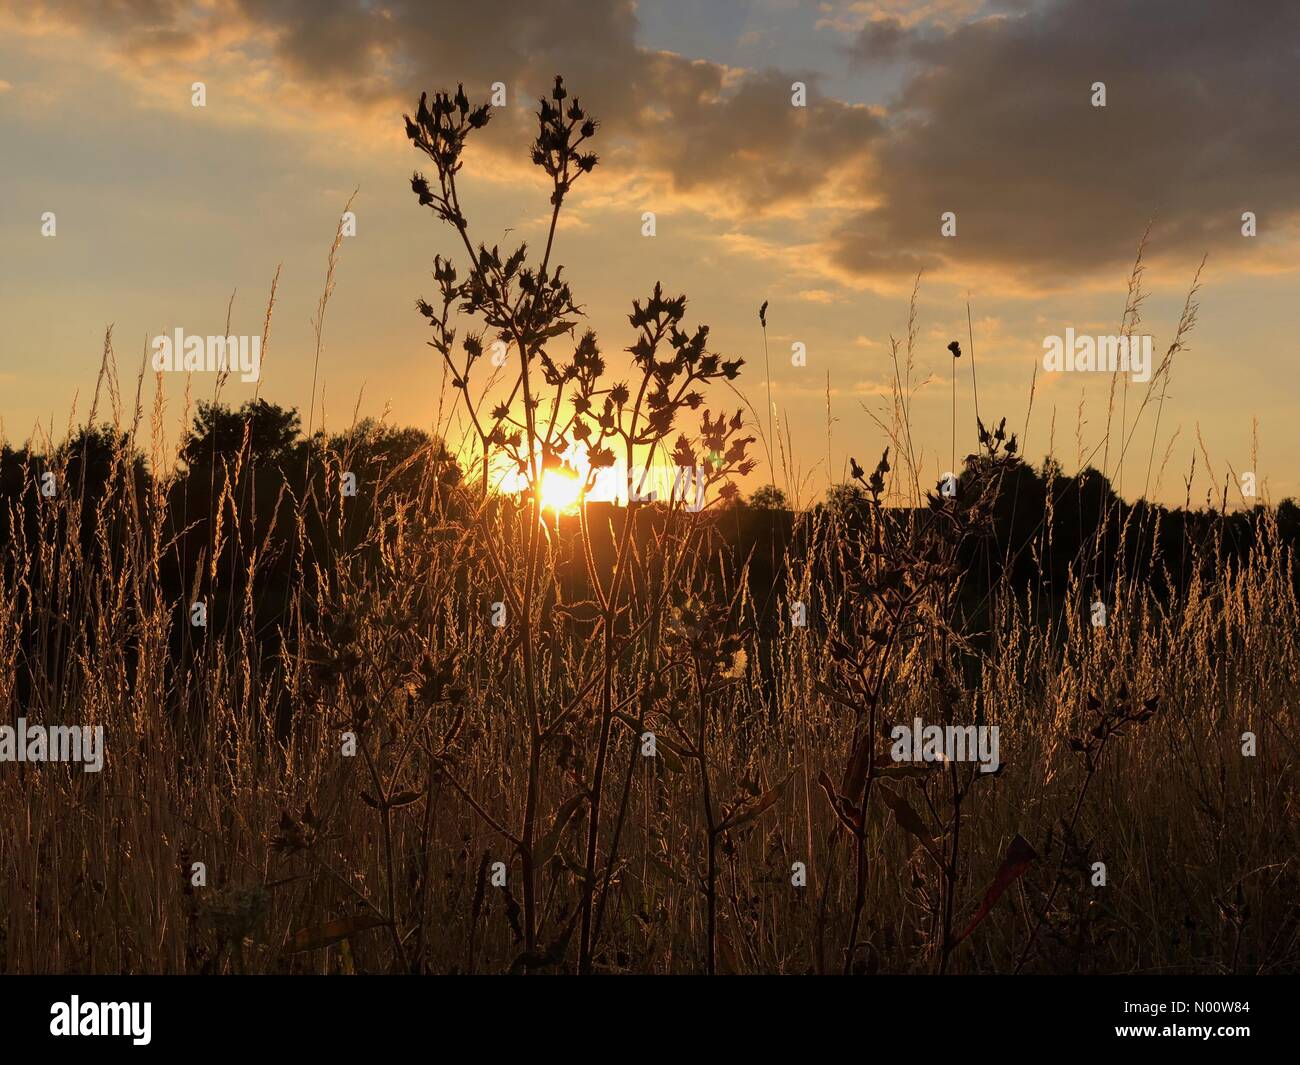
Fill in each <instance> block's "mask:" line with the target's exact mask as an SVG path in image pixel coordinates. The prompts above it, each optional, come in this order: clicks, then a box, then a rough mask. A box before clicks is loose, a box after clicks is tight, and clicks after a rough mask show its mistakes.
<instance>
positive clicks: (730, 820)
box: [718, 773, 794, 832]
mask: <svg viewBox="0 0 1300 1065" xmlns="http://www.w3.org/2000/svg"><path fill="white" fill-rule="evenodd" d="M793 775H794V774H793V773H787V774H786V777H785V780H782V781H781V783H779V784H777V785H775V786H774V787H772V788H771V789H769V790H768V792H767V793H766V794H764V795H763V796H761V797H760V798H757V799H749V800H748V801H746V802H742V803H741V804H740V805H739V806H737V807H736V808H735V809H734V810H732V811H731V813H730V814H728V815H727V816H726V818H725V819H724V820H723V822H722V824H720V825H719V826H718V831H719V832H727V831H730V830H732V829H736V828H739V827H740V826H741V825H747V824H749V822H750V821H752V820H754V818H756V817H758V816H759V815H760V814H761V813H763V811H764V810H767V809H769V808H770V807H771V806H773V805H774V804H775V803H776V801H777V799H779V798H780V797H781V789H782V788H784V787H785V785H786V783H787V782H788V781H789V779H790V777H791V776H793Z"/></svg>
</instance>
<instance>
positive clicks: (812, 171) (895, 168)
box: [0, 0, 1300, 284]
mask: <svg viewBox="0 0 1300 1065" xmlns="http://www.w3.org/2000/svg"><path fill="white" fill-rule="evenodd" d="M2 2H3V0H0V3H2ZM28 10H36V11H38V12H40V13H41V15H43V16H44V17H61V18H66V19H68V20H69V21H72V22H79V23H82V24H91V25H93V26H94V27H96V28H98V29H100V30H102V31H105V32H107V33H110V34H112V35H115V37H116V38H117V39H118V40H120V41H121V43H122V47H124V48H128V49H129V48H135V49H148V48H150V47H159V48H161V47H163V45H164V44H165V42H168V41H172V42H181V41H184V40H186V39H190V38H192V37H193V36H194V35H195V34H201V33H202V32H204V29H203V27H204V23H203V21H202V20H200V21H199V23H198V25H197V26H196V22H195V17H194V12H195V9H194V8H193V6H192V5H191V4H189V3H187V2H185V0H97V2H90V0H66V2H60V0H56V2H53V3H48V4H45V5H42V6H40V7H38V8H35V9H31V8H29V9H28ZM985 10H986V11H988V12H990V13H991V14H990V15H989V16H988V17H981V18H976V19H974V20H969V21H967V22H965V23H962V24H960V25H954V26H951V27H949V28H944V27H943V26H941V25H939V24H937V23H935V22H933V21H931V22H920V23H917V24H915V25H910V26H909V25H907V24H906V22H905V20H899V19H888V18H887V19H883V20H878V21H874V22H871V23H869V24H868V25H867V26H866V27H865V28H864V29H863V30H862V32H861V34H860V35H859V37H858V38H857V39H856V41H854V42H853V43H852V46H851V47H850V48H849V49H848V51H849V57H848V59H847V60H846V58H845V56H844V55H843V54H842V53H837V52H836V51H835V50H834V49H830V50H829V51H828V54H829V55H832V56H834V57H835V58H834V59H833V61H834V62H840V63H843V64H844V65H845V69H848V70H852V69H853V68H854V65H855V64H858V65H860V64H864V63H865V64H872V63H882V62H884V63H890V64H903V69H904V70H905V71H906V76H905V79H904V82H903V88H902V90H901V91H900V92H899V94H898V96H897V98H896V99H894V100H892V101H889V104H888V107H887V109H886V113H885V116H884V117H881V115H879V114H877V113H874V112H872V111H869V110H868V109H866V108H863V107H856V106H850V105H848V104H846V103H843V102H841V101H838V100H834V99H830V98H828V97H826V96H824V95H822V94H821V93H819V92H818V91H817V78H816V76H815V75H814V74H813V73H811V72H805V73H799V72H797V71H792V70H778V69H765V70H746V71H736V70H729V69H728V68H725V67H723V66H722V65H719V64H717V63H713V62H706V61H699V60H692V59H691V58H690V57H684V56H677V55H672V54H668V53H664V52H657V51H654V50H651V49H648V48H645V47H644V46H643V45H642V44H639V43H638V40H637V20H636V10H635V5H634V4H633V3H632V2H631V0H615V2H609V3H591V2H588V0H549V2H547V3H538V2H537V0H491V3H484V2H481V0H480V2H478V3H474V2H468V0H467V2H456V3H452V2H436V3H431V2H428V0H423V2H417V0H389V2H384V3H376V2H372V0H220V2H219V3H218V4H217V5H216V6H215V7H214V8H212V9H211V14H210V15H208V16H206V18H207V23H206V25H207V27H208V29H209V31H211V30H215V29H218V28H225V29H229V28H231V27H234V28H239V27H245V28H247V29H248V30H249V31H250V32H251V33H252V34H254V35H255V36H256V38H257V39H258V40H259V41H262V42H268V43H269V47H270V48H271V49H272V51H273V54H274V56H275V59H276V61H277V62H278V63H279V64H281V66H282V68H283V70H284V71H285V73H286V74H287V75H288V76H289V77H290V78H291V79H292V80H293V81H295V82H296V83H298V84H299V85H302V86H305V87H307V88H308V89H309V90H310V91H311V92H312V93H313V94H315V95H316V96H317V97H318V99H319V101H320V107H321V109H322V110H323V111H327V112H328V111H329V110H330V109H331V108H337V107H340V106H342V105H345V104H350V105H353V106H355V105H360V106H362V107H364V108H367V109H368V110H369V111H370V113H371V114H372V115H373V117H374V120H375V121H392V122H394V123H397V122H398V121H400V120H399V119H398V118H397V116H398V115H399V114H400V112H401V111H403V110H407V111H409V110H411V108H412V107H413V105H414V101H415V99H416V98H417V97H418V95H419V92H420V91H421V90H424V89H429V90H434V89H438V88H447V87H451V86H454V85H455V83H457V82H462V81H463V82H464V83H465V85H466V87H467V90H468V91H469V92H470V94H471V96H472V97H474V98H475V99H482V98H484V96H485V94H486V93H487V91H488V86H489V85H490V84H491V83H492V82H495V81H504V82H506V83H507V85H508V86H509V87H510V90H511V92H512V94H514V97H513V99H512V103H513V104H514V106H512V107H511V108H510V109H509V110H508V111H507V112H506V113H505V114H504V115H502V116H500V118H499V120H498V121H497V122H496V123H494V125H493V126H491V127H489V129H488V130H487V131H486V134H485V136H484V138H483V143H484V144H485V145H486V146H487V147H488V148H489V149H490V150H495V151H498V152H511V153H515V155H516V157H522V142H523V137H524V136H526V134H525V133H524V128H523V127H526V126H529V125H531V118H530V114H529V112H530V108H531V99H530V100H528V101H524V100H521V99H519V95H518V94H520V93H526V94H527V95H528V96H529V97H531V96H532V95H533V94H535V93H537V92H539V91H543V90H544V89H545V88H546V87H547V86H549V84H550V83H551V81H552V79H553V78H554V76H555V74H556V73H563V74H564V75H565V77H566V80H567V82H568V84H569V86H570V89H571V91H576V92H577V93H578V94H579V95H580V96H581V98H582V100H583V103H584V104H585V105H586V106H587V107H588V109H589V111H590V112H592V113H594V114H596V115H597V116H598V117H600V118H601V119H602V121H603V122H604V129H603V131H602V134H601V137H600V140H599V142H598V143H597V149H598V150H599V151H600V152H601V153H602V154H603V155H605V156H606V158H607V161H608V163H609V165H611V166H612V167H613V168H615V169H619V168H621V169H622V170H623V172H624V173H628V174H634V175H642V174H644V175H657V176H658V177H660V179H661V180H663V181H664V182H665V183H666V184H667V185H668V187H670V188H671V189H672V190H674V191H676V192H679V193H684V194H696V195H698V196H699V198H700V200H701V201H702V202H708V198H709V197H712V203H714V204H716V205H717V210H718V212H719V213H721V214H725V215H727V216H729V217H732V218H734V217H737V215H738V214H739V213H740V212H742V211H746V210H748V211H754V212H762V211H765V210H769V209H772V208H777V207H783V206H790V205H795V206H798V205H801V204H808V205H816V206H825V205H826V204H825V203H824V202H823V201H825V200H826V194H827V191H828V190H829V189H830V188H831V187H832V184H834V186H835V188H836V191H837V193H838V194H839V195H840V197H841V199H840V200H837V203H842V197H843V192H844V189H845V182H846V180H851V181H856V184H855V185H853V184H851V185H850V186H849V187H850V189H853V188H856V189H858V190H860V193H861V202H862V204H863V205H864V206H863V207H862V208H860V209H858V208H855V207H854V206H853V205H852V202H850V203H849V205H848V206H847V207H844V206H837V207H836V208H835V209H834V210H833V211H830V212H826V213H822V214H819V216H818V218H817V225H818V226H820V227H822V228H820V229H818V230H816V231H803V230H800V231H798V232H795V231H793V230H792V233H791V240H792V242H797V243H800V244H807V243H811V242H816V241H818V240H820V242H821V247H822V250H823V252H824V253H825V257H826V260H827V261H828V262H829V264H830V266H831V269H833V270H834V271H837V272H838V273H840V274H841V275H843V276H848V277H856V278H874V277H885V276H888V277H889V278H890V279H891V280H893V281H898V280H900V275H901V274H905V273H911V272H914V271H915V270H916V269H917V268H918V267H921V266H944V265H948V266H950V267H951V268H953V270H955V271H957V272H962V271H965V270H967V269H970V270H971V271H977V270H979V269H980V268H983V267H988V266H994V267H998V268H1001V269H1003V270H1005V271H1007V272H1009V273H1011V274H1013V275H1016V276H1019V277H1020V278H1022V279H1023V280H1024V281H1025V282H1027V283H1031V284H1032V283H1034V282H1038V281H1041V282H1044V283H1059V282H1062V281H1064V280H1068V279H1072V278H1076V277H1081V276H1085V275H1089V274H1091V273H1093V272H1096V271H1099V270H1106V269H1109V268H1111V267H1112V266H1114V265H1116V264H1126V263H1127V262H1129V261H1131V258H1132V255H1133V251H1134V247H1135V244H1136V242H1137V240H1138V238H1139V237H1140V236H1141V234H1142V231H1143V229H1144V228H1145V226H1146V223H1147V221H1148V220H1149V219H1150V218H1151V217H1152V216H1153V215H1154V216H1157V225H1156V228H1155V230H1154V244H1153V250H1154V251H1155V252H1173V253H1179V254H1181V253H1187V254H1188V256H1193V255H1199V254H1200V253H1201V252H1202V251H1210V252H1214V251H1242V250H1244V247H1245V246H1244V245H1243V243H1242V242H1243V238H1242V237H1241V236H1240V232H1239V227H1240V215H1241V212H1242V211H1245V210H1252V211H1255V212H1256V213H1257V214H1258V216H1259V221H1260V225H1261V228H1262V232H1263V233H1265V234H1267V233H1269V232H1271V231H1275V230H1276V229H1278V228H1280V227H1281V226H1282V225H1283V224H1285V223H1287V222H1289V221H1293V220H1295V219H1296V218H1297V217H1298V216H1300V181H1298V180H1297V176H1298V175H1300V3H1297V2H1296V0H1258V2H1256V3H1253V4H1251V5H1249V6H1246V7H1241V6H1238V5H1235V4H1232V3H1229V2H1226V0H1145V2H1143V3H1141V4H1135V3H1131V2H1128V0H1049V2H1046V3H1036V4H1029V3H1026V2H1024V0H1004V2H1001V3H996V4H992V5H990V6H988V7H986V9H985ZM700 17H701V18H704V17H707V15H706V13H704V12H703V11H702V13H701V16H700ZM796 79H797V80H802V81H805V82H807V83H808V86H809V106H808V107H807V108H804V109H800V108H794V107H791V106H790V83H791V82H792V81H794V80H796ZM1096 81H1102V82H1104V83H1105V85H1106V91H1107V106H1106V107H1105V108H1104V109H1102V108H1094V107H1092V106H1091V105H1090V101H1089V97H1090V94H1091V88H1090V87H1091V85H1092V84H1093V82H1096ZM846 176H847V177H846ZM868 204H869V205H870V206H866V205H868ZM945 211H954V212H956V214H957V217H958V237H957V239H956V240H945V239H943V238H942V237H941V236H940V233H939V226H940V215H941V214H942V213H943V212H945ZM828 217H829V221H828V220H827V219H828Z"/></svg>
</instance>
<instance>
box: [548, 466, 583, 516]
mask: <svg viewBox="0 0 1300 1065" xmlns="http://www.w3.org/2000/svg"><path fill="white" fill-rule="evenodd" d="M581 498H582V480H581V479H580V478H579V477H578V476H577V474H575V473H572V472H570V471H569V470H564V469H550V470H547V471H546V472H545V473H543V474H542V506H543V507H545V508H546V509H548V510H553V511H555V512H556V513H557V514H558V513H560V511H571V510H577V508H578V501H579V500H580V499H581Z"/></svg>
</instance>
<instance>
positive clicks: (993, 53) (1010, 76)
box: [831, 0, 1300, 281]
mask: <svg viewBox="0 0 1300 1065" xmlns="http://www.w3.org/2000/svg"><path fill="white" fill-rule="evenodd" d="M855 51H856V53H857V55H858V56H859V57H860V58H861V59H863V60H869V59H870V58H871V57H873V56H877V57H888V58H893V59H896V58H905V59H906V61H907V62H908V63H909V64H910V67H909V70H910V76H909V78H908V80H907V82H906V84H905V87H904V89H903V91H902V92H901V93H900V95H899V97H898V99H897V100H895V101H893V102H892V103H891V105H890V108H889V110H890V119H889V131H888V133H887V134H886V135H885V136H883V137H882V138H880V140H879V141H878V142H877V144H876V145H875V147H874V152H875V161H876V170H875V176H874V181H873V185H872V188H871V190H870V191H871V193H872V194H873V195H876V196H879V197H880V201H879V202H880V205H879V206H878V207H875V208H873V209H871V210H863V211H861V212H857V213H855V214H853V215H852V217H850V218H848V219H846V220H844V222H843V223H842V224H841V225H840V226H839V227H838V228H837V230H836V231H835V233H834V236H833V238H832V241H831V251H832V255H833V260H834V262H835V263H836V265H838V266H839V267H840V268H842V269H844V270H846V271H848V272H850V273H855V274H873V273H876V272H878V271H879V270H880V269H892V268H893V267H894V265H895V262H896V258H897V249H906V250H907V251H908V252H909V253H911V254H912V255H915V256H916V257H917V258H918V259H919V260H920V261H922V262H926V263H928V264H931V265H938V264H941V263H943V262H945V261H950V262H952V263H954V264H956V263H960V264H962V265H970V266H979V265H983V264H995V265H997V266H1000V267H1004V268H1007V269H1008V270H1010V271H1012V272H1014V273H1016V274H1018V275H1020V276H1023V277H1024V278H1025V279H1026V280H1030V281H1032V280H1034V279H1040V280H1044V281H1060V280H1063V279H1066V278H1070V277H1076V276H1079V275H1082V274H1085V273H1088V272H1090V271H1092V270H1095V269H1098V268H1106V267H1109V266H1112V265H1115V264H1122V263H1125V262H1128V261H1131V259H1132V256H1133V252H1134V248H1135V245H1136V243H1137V240H1138V239H1139V237H1140V236H1141V234H1142V231H1143V229H1144V227H1145V224H1146V222H1147V220H1148V219H1149V218H1151V217H1152V216H1153V215H1155V216H1157V222H1156V227H1155V229H1154V230H1153V247H1154V249H1155V250H1156V251H1157V252H1161V251H1164V252H1172V253H1187V254H1188V255H1189V256H1191V255H1199V254H1200V253H1201V252H1202V251H1210V252H1213V251H1215V250H1226V251H1240V250H1243V248H1244V247H1245V245H1243V243H1242V241H1243V238H1242V237H1241V235H1240V224H1241V223H1240V216H1241V213H1242V212H1243V211H1246V210H1252V211H1255V212H1256V213H1257V214H1258V216H1259V219H1260V224H1261V226H1263V227H1264V228H1265V230H1267V229H1268V228H1269V227H1279V226H1280V225H1282V224H1284V223H1286V222H1287V221H1289V220H1293V219H1295V218H1296V216H1297V214H1300V181H1298V180H1297V177H1298V176H1300V5H1297V4H1296V3H1294V0H1261V2H1258V3H1253V4H1250V5H1247V6H1242V5H1236V4H1231V3H1226V2H1222V0H1219V2H1215V0H1146V2H1144V3H1141V4H1133V3H1129V2H1126V0H1060V2H1055V3H1049V4H1045V5H1039V6H1035V7H1032V8H1029V9H1027V10H1025V11H1023V12H1022V13H1019V14H1012V15H1010V16H1009V17H1001V18H987V19H982V20H978V21H975V22H972V23H968V24H966V25H962V26H960V27H957V28H954V29H953V30H951V31H949V32H943V31H939V30H936V29H935V28H934V27H933V26H922V27H918V28H916V29H913V30H905V29H904V28H903V27H902V26H901V25H899V24H897V23H896V22H894V23H891V22H885V23H879V24H875V25H869V26H868V27H867V28H866V29H865V30H864V31H863V33H862V35H861V36H860V38H859V39H858V41H857V42H856V46H855ZM1098 81H1100V82H1104V83H1105V86H1106V94H1107V106H1106V107H1105V108H1094V107H1092V106H1091V104H1090V96H1091V86H1092V84H1093V83H1094V82H1098ZM945 211H955V212H956V213H957V216H958V237H957V239H956V240H945V239H944V238H943V237H942V236H941V235H940V231H939V226H940V222H939V219H940V215H941V214H942V213H943V212H945ZM881 249H892V250H893V252H892V253H891V254H882V251H881Z"/></svg>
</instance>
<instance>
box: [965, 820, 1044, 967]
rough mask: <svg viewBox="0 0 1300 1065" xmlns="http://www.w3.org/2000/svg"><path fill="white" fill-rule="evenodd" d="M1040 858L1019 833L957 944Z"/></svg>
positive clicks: (973, 929)
mask: <svg viewBox="0 0 1300 1065" xmlns="http://www.w3.org/2000/svg"><path fill="white" fill-rule="evenodd" d="M1037 858H1038V855H1037V854H1036V853H1034V848H1033V847H1031V846H1030V845H1029V841H1028V840H1027V839H1025V837H1024V836H1022V835H1020V834H1019V833H1017V834H1016V838H1015V839H1013V840H1012V841H1011V845H1010V846H1009V847H1007V855H1006V857H1005V858H1003V859H1002V865H1001V866H1000V867H999V868H998V872H997V875H996V876H995V877H994V878H993V883H991V884H990V885H989V889H988V891H986V892H984V901H983V902H981V903H980V908H979V909H978V910H977V911H976V912H975V916H974V917H973V918H972V919H971V923H970V924H968V925H967V926H966V931H964V932H963V933H962V934H961V935H959V936H958V937H957V938H956V939H955V940H954V941H953V946H956V945H957V944H958V943H960V942H961V941H962V940H963V939H965V938H966V937H967V936H968V935H970V934H971V933H972V932H973V931H975V929H976V928H977V927H978V926H979V923H980V922H981V921H982V920H984V918H985V917H987V916H988V915H989V911H990V910H991V909H993V904H994V903H995V902H997V901H998V899H999V898H1001V896H1002V892H1004V891H1006V889H1007V888H1009V887H1010V886H1011V885H1012V884H1013V883H1015V881H1016V880H1017V878H1019V877H1020V875H1021V874H1022V873H1024V871H1025V870H1026V869H1028V868H1029V866H1030V864H1031V863H1032V862H1033V861H1035V860H1036V859H1037Z"/></svg>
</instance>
